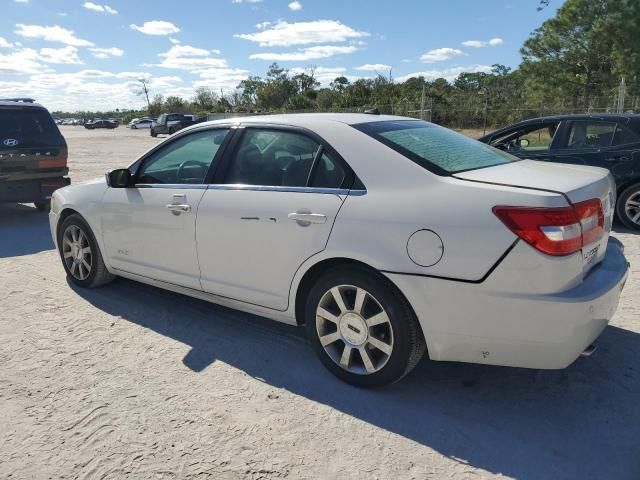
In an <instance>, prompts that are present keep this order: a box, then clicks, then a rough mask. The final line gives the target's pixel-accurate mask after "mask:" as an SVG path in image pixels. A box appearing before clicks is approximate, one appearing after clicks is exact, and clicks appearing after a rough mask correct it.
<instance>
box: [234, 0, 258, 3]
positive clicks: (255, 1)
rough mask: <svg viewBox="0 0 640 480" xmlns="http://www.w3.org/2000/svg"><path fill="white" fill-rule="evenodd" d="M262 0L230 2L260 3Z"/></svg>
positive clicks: (236, 0)
mask: <svg viewBox="0 0 640 480" xmlns="http://www.w3.org/2000/svg"><path fill="white" fill-rule="evenodd" d="M260 2H262V0H233V1H232V2H231V3H260Z"/></svg>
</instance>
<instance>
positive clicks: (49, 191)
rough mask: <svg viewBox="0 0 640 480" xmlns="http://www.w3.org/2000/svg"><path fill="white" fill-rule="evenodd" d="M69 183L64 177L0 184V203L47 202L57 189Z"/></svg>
mask: <svg viewBox="0 0 640 480" xmlns="http://www.w3.org/2000/svg"><path fill="white" fill-rule="evenodd" d="M70 183H71V180H69V179H68V178H66V177H54V178H40V179H34V180H19V181H15V182H0V203H10V202H11V203H13V202H24V203H28V202H35V201H40V200H47V199H49V198H51V195H53V192H55V191H56V190H57V189H58V188H62V187H66V186H67V185H69V184H70Z"/></svg>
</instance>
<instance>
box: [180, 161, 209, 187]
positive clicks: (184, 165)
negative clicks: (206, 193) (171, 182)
mask: <svg viewBox="0 0 640 480" xmlns="http://www.w3.org/2000/svg"><path fill="white" fill-rule="evenodd" d="M189 166H196V167H198V168H199V170H200V171H199V172H198V173H202V167H203V165H202V163H200V162H198V161H196V160H185V161H184V162H182V163H181V164H180V166H179V167H178V170H177V172H176V182H177V183H181V180H184V178H183V173H184V170H185V169H186V168H188V167H189ZM191 178H195V177H191ZM201 181H202V180H201Z"/></svg>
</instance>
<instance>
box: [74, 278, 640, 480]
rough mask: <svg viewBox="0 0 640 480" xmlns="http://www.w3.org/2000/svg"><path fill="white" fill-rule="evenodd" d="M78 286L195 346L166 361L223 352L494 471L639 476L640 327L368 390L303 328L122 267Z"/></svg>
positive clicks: (453, 366) (267, 377) (200, 365)
mask: <svg viewBox="0 0 640 480" xmlns="http://www.w3.org/2000/svg"><path fill="white" fill-rule="evenodd" d="M76 291H77V292H78V294H79V295H81V296H82V297H83V298H85V299H86V300H87V301H89V302H90V303H92V304H93V305H95V306H96V307H97V308H99V309H101V310H103V311H105V312H108V313H110V314H112V315H115V316H118V317H121V318H122V319H124V320H126V321H129V322H132V323H135V324H137V325H140V326H141V327H144V328H149V329H152V330H153V331H155V332H157V333H158V334H161V335H164V336H167V337H170V338H172V339H175V340H177V341H179V342H182V343H183V344H185V345H188V346H190V347H191V350H190V351H189V353H188V354H187V355H186V357H184V358H182V359H179V358H170V357H167V358H166V361H168V362H170V361H182V362H183V363H184V364H185V365H186V366H187V367H189V368H190V369H192V370H194V371H197V372H199V371H202V370H203V369H205V368H206V367H207V366H209V365H210V364H212V363H213V362H216V361H222V362H225V363H226V364H229V365H231V366H233V367H235V368H238V369H240V370H242V371H243V372H246V373H247V374H248V375H251V376H252V377H254V378H255V379H256V380H257V381H261V382H266V383H267V384H270V385H272V386H274V387H277V388H283V389H286V390H288V391H290V392H292V393H294V394H296V395H300V396H303V397H306V398H308V399H309V400H312V401H315V402H319V403H322V404H325V405H328V406H330V407H332V408H335V409H336V410H339V411H341V412H344V413H345V414H348V415H350V416H353V417H355V418H357V419H360V420H362V421H364V422H368V423H370V424H372V425H375V426H376V427H379V428H382V429H385V430H387V431H389V432H393V433H395V434H397V435H401V436H403V437H406V438H408V439H411V440H413V441H415V442H418V443H420V444H422V445H425V446H427V447H430V448H432V449H434V450H436V451H438V452H440V453H441V454H444V455H446V456H448V457H449V458H451V459H454V460H456V461H458V462H461V463H466V464H468V465H470V466H473V467H476V468H481V469H484V470H487V471H489V472H492V473H494V474H502V475H506V476H508V477H514V478H520V479H542V478H616V479H627V478H628V479H631V478H633V479H637V478H640V421H639V420H640V360H639V359H640V355H639V353H638V352H640V334H638V333H635V332H632V331H629V330H625V329H622V328H618V327H613V326H609V327H608V328H607V330H605V332H604V333H603V335H602V337H601V338H600V339H599V340H598V347H599V348H598V350H597V351H596V353H595V354H594V355H593V356H592V357H591V358H580V359H578V360H577V361H576V362H575V363H574V364H573V365H572V366H571V367H569V368H567V369H565V370H561V371H541V370H526V369H512V368H502V367H490V366H481V365H470V364H457V363H440V362H431V361H428V360H424V361H423V362H421V363H420V365H419V366H418V367H417V368H416V370H414V372H412V373H411V374H410V375H409V376H407V377H406V378H405V379H403V380H402V381H401V382H399V383H398V384H396V385H393V386H391V387H388V388H385V389H380V390H360V389H357V388H354V387H351V386H349V385H346V384H344V383H342V382H340V381H339V380H337V379H336V378H335V377H333V376H332V375H331V374H330V373H329V372H328V371H326V370H325V369H324V368H323V367H322V366H321V365H320V363H319V361H318V360H317V359H316V358H315V356H314V354H313V352H312V351H311V348H310V347H309V345H308V344H307V342H306V340H305V338H304V335H303V333H304V332H303V331H302V329H300V328H297V327H292V326H287V325H282V324H278V323H275V322H271V321H269V320H266V319H262V318H260V317H255V316H252V315H247V314H243V313H240V312H237V311H234V310H230V309H227V308H224V307H219V306H216V305H212V304H209V303H207V302H203V301H199V300H195V299H191V298H188V297H184V296H181V295H177V294H173V293H170V292H166V291H163V290H159V289H156V288H154V287H150V286H146V285H142V284H139V283H136V282H132V281H128V280H124V279H119V280H116V281H115V282H114V283H113V284H111V285H109V286H106V287H104V288H101V289H96V290H80V289H76ZM167 312H170V313H169V314H168V313H167Z"/></svg>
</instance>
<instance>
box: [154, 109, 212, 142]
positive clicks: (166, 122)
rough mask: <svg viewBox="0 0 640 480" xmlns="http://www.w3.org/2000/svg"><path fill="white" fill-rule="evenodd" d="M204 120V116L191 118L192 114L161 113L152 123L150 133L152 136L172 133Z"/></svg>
mask: <svg viewBox="0 0 640 480" xmlns="http://www.w3.org/2000/svg"><path fill="white" fill-rule="evenodd" d="M205 120H206V119H205V118H203V119H201V120H193V115H183V114H181V113H163V114H162V115H160V116H159V117H158V119H157V120H156V121H155V122H153V123H152V125H151V130H150V133H151V136H152V137H157V136H158V135H160V134H168V135H173V134H174V133H176V132H177V131H178V130H182V129H183V128H186V127H189V126H191V125H194V124H196V123H200V122H203V121H205Z"/></svg>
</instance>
